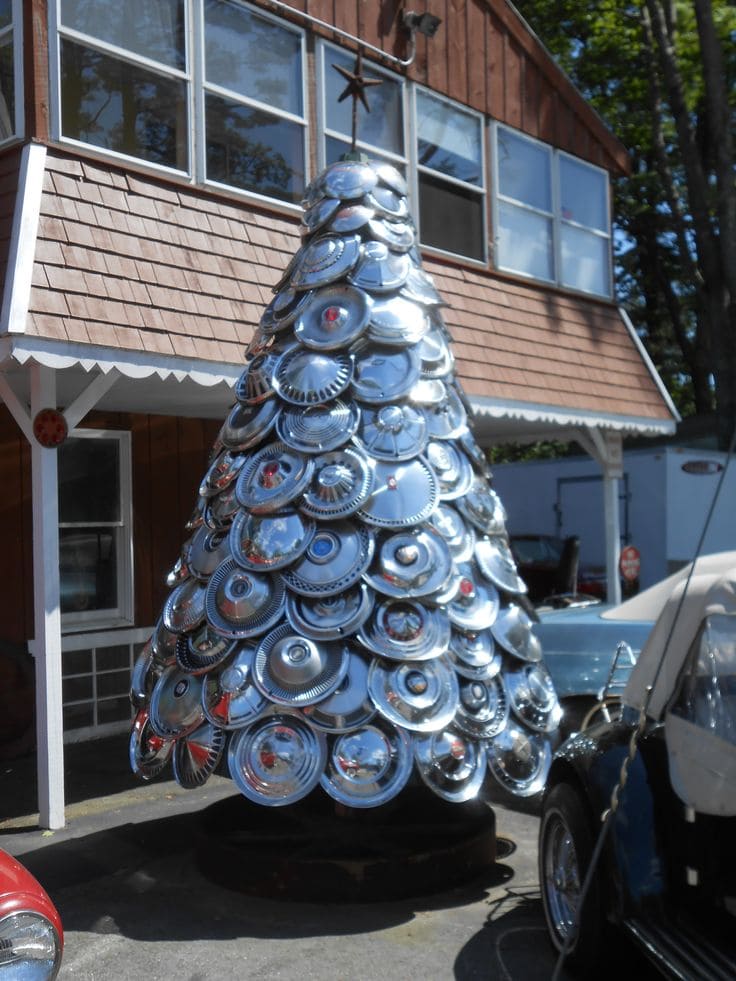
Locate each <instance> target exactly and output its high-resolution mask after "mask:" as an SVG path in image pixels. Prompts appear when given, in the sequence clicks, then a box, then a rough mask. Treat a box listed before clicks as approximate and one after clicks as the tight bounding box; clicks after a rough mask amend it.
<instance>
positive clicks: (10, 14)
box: [0, 0, 23, 143]
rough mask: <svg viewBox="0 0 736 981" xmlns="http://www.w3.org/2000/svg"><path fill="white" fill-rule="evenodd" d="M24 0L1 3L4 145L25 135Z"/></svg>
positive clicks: (0, 133) (0, 132) (0, 134)
mask: <svg viewBox="0 0 736 981" xmlns="http://www.w3.org/2000/svg"><path fill="white" fill-rule="evenodd" d="M21 22H22V6H21V0H0V143H4V142H5V141H6V140H12V139H13V138H14V137H17V136H20V135H22V131H23V125H22V117H21V108H22V107H21V105H20V103H21V99H20V94H21V93H22V91H23V86H22V84H21V54H22V47H23V45H22V43H21V40H20V25H21Z"/></svg>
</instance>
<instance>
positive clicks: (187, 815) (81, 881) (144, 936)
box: [0, 736, 570, 981]
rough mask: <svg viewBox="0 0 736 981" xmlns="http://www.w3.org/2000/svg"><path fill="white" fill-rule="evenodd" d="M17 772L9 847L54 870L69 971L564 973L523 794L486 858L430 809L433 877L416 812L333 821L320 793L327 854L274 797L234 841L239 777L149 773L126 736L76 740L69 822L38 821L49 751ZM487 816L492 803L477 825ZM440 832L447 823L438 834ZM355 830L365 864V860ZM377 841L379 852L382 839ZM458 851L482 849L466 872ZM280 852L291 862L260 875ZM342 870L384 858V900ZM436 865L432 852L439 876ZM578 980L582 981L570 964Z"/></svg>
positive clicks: (153, 978) (505, 979) (3, 821)
mask: <svg viewBox="0 0 736 981" xmlns="http://www.w3.org/2000/svg"><path fill="white" fill-rule="evenodd" d="M167 773H168V775H169V776H170V774H171V771H170V770H168V771H167ZM0 777H1V779H0V802H1V804H0V807H1V809H0V847H2V848H4V849H5V850H6V851H8V852H10V853H11V854H13V855H15V856H16V857H18V858H19V859H20V860H21V861H22V862H23V863H24V864H25V865H26V866H27V867H28V868H29V869H30V870H31V871H32V872H33V874H34V875H35V876H36V877H37V878H38V879H39V880H40V881H41V883H42V884H43V885H44V886H45V888H46V889H47V891H48V892H49V894H50V895H51V897H52V899H53V900H54V902H55V903H56V905H57V907H58V909H59V912H60V913H61V917H62V921H63V923H64V929H65V935H66V944H65V951H64V959H63V964H62V969H61V972H60V975H59V979H60V981H65V979H72V978H75V979H79V981H141V979H145V981H210V979H212V981H230V979H264V981H271V979H286V981H289V979H297V978H298V979H303V981H308V979H320V981H374V979H375V981H394V979H395V981H414V979H416V981H419V979H421V981H432V979H438V981H441V979H458V981H471V979H500V981H541V979H548V978H551V976H552V973H553V970H554V966H555V959H554V957H553V955H552V952H551V949H550V947H549V945H548V941H547V937H546V932H545V929H544V924H543V919H542V910H541V901H540V896H539V885H538V879H537V869H536V836H537V828H538V818H537V816H536V814H535V813H534V807H533V806H528V805H525V804H524V803H523V802H518V803H513V802H511V806H509V804H510V802H508V801H505V802H503V803H499V802H495V803H493V804H492V814H493V815H495V820H496V835H495V843H496V852H497V854H496V860H495V861H493V862H491V863H490V864H489V863H481V865H482V867H481V868H480V869H479V870H476V869H475V868H474V867H473V856H474V855H475V852H474V851H473V850H472V849H471V850H468V849H466V848H465V847H464V843H463V838H462V830H458V828H457V827H455V826H453V825H448V826H447V830H445V829H444V828H443V827H442V826H441V825H438V824H437V823H436V821H435V822H434V823H432V818H431V817H430V815H429V812H427V824H426V827H424V828H422V827H421V823H422V814H421V813H420V814H419V815H418V816H417V815H415V816H414V820H415V824H414V825H413V826H412V828H411V829H410V832H409V837H412V838H414V839H415V840H416V850H417V854H418V853H419V852H420V851H421V853H422V855H423V856H424V857H425V858H426V856H427V854H429V859H430V864H431V863H432V861H433V854H434V850H435V849H436V863H435V864H436V875H435V876H434V878H433V879H432V878H430V881H429V885H428V884H427V882H426V881H424V880H421V886H419V887H417V888H416V890H415V889H414V887H413V883H414V879H413V878H412V870H411V861H409V864H408V865H407V864H406V863H404V864H399V865H396V866H394V865H393V864H392V863H393V862H394V859H395V856H396V855H398V852H397V851H396V848H395V845H396V840H395V836H394V835H393V833H392V831H389V832H385V831H384V830H383V829H384V828H385V827H389V828H390V821H391V820H393V821H395V822H396V824H397V825H398V824H400V823H401V820H402V819H403V817H402V815H401V813H399V812H397V813H396V814H395V815H394V816H393V817H392V816H391V815H389V818H388V822H389V823H388V824H384V825H381V824H380V822H378V819H377V818H374V815H372V814H369V813H368V812H363V814H362V815H361V820H360V821H358V822H355V823H354V824H353V825H351V824H350V822H349V821H347V822H346V821H344V820H342V821H338V822H337V824H330V823H328V822H329V821H334V820H335V818H334V816H333V817H320V815H325V813H326V812H325V811H324V804H322V803H320V802H319V801H318V802H317V803H318V806H317V809H316V810H313V811H312V819H313V820H314V815H315V814H316V816H317V817H316V820H317V821H318V822H322V824H323V825H324V827H323V826H322V825H320V831H321V832H324V830H325V828H327V829H328V833H327V837H325V835H324V834H321V835H318V836H317V838H318V840H319V845H318V846H316V847H315V848H312V849H311V851H310V850H309V849H306V850H305V848H304V841H302V842H301V845H300V846H299V848H297V847H296V846H295V840H296V837H295V834H294V828H293V823H292V825H289V824H288V817H287V815H285V814H282V813H281V812H283V811H286V809H285V808H273V809H271V808H263V807H260V808H258V822H257V823H256V822H251V821H250V819H249V818H248V813H249V812H247V811H243V812H242V813H243V815H244V822H243V823H244V827H243V829H242V832H241V833H240V835H239V836H238V837H236V838H233V837H232V835H231V834H229V833H228V829H227V828H226V826H225V824H226V822H225V824H223V823H222V820H221V817H222V815H223V814H225V815H228V814H229V815H231V816H232V814H233V813H234V814H238V813H240V812H239V810H238V808H240V807H241V802H242V800H243V799H242V798H241V796H240V794H238V793H237V791H236V789H235V787H234V785H233V783H232V781H231V780H229V779H228V778H226V777H223V776H219V775H214V776H212V777H211V778H210V779H209V781H208V782H207V783H206V784H205V785H204V786H203V787H200V788H198V789H195V790H183V789H182V788H180V787H179V786H178V785H177V784H176V783H174V782H173V781H172V780H169V779H161V780H159V781H156V782H153V783H150V784H139V783H137V782H136V780H135V779H134V777H133V776H132V774H131V773H130V771H129V768H128V762H127V739H126V738H125V737H124V736H116V737H114V738H108V739H104V740H97V741H96V742H95V743H84V744H78V745H72V746H68V747H66V754H65V780H66V800H67V802H68V803H67V809H66V818H67V823H66V826H65V828H64V829H62V830H60V831H55V832H48V831H42V830H40V829H39V827H38V815H37V813H36V809H37V804H36V790H35V760H34V758H33V756H27V757H24V758H23V759H21V760H14V761H3V762H0ZM316 793H319V794H320V795H321V794H322V792H321V791H318V792H316ZM402 793H403V792H402ZM322 797H324V795H322ZM453 807H457V805H453ZM320 808H322V810H320ZM477 819H478V814H477V812H476V814H475V815H474V820H475V821H476V825H474V831H473V834H475V831H477ZM490 819H491V820H492V816H491V818H490ZM285 822H286V823H285ZM300 827H301V828H302V832H301V833H302V835H303V825H300ZM313 827H316V825H314V824H313ZM333 827H337V828H339V829H340V831H339V834H337V835H335V834H333V832H332V828H333ZM284 828H286V829H287V832H288V833H286V832H284V830H283V829H284ZM417 828H418V829H419V830H416V829H417ZM396 830H397V831H398V832H400V831H401V829H400V828H397V829H396ZM384 833H385V834H386V839H387V844H386V849H385V854H383V855H380V854H378V853H379V852H380V851H381V840H382V838H381V836H382V835H383V834H384ZM428 833H429V835H430V838H431V836H432V835H433V836H434V841H433V842H432V841H430V843H429V844H428V843H427V834H428ZM351 836H353V837H352V839H351ZM297 837H298V836H297ZM307 837H309V835H308V833H307ZM336 837H337V838H339V839H340V841H339V842H337V843H334V839H335V838H336ZM406 837H407V835H406V834H405V835H404V841H406ZM470 837H472V835H469V836H468V838H470ZM327 838H330V839H332V840H333V843H334V847H328V845H327V844H326V841H327ZM389 838H390V839H391V840H390V841H389V840H388V839H389ZM249 839H250V840H249ZM351 840H354V842H355V849H354V853H355V855H356V856H359V857H360V858H361V860H362V864H361V861H357V862H356V861H353V860H352V859H351V857H350V852H351V849H350V842H351ZM369 840H370V842H371V843H372V844H371V847H372V848H373V850H374V853H375V861H372V860H371V859H370V855H371V854H373V853H372V852H371V851H370V850H366V847H367V846H366V842H367V841H369ZM281 842H283V848H282V847H281ZM346 843H347V851H348V855H347V858H346V853H345V848H346ZM376 843H378V844H377V845H376ZM320 851H321V852H322V854H317V853H318V852H320ZM366 855H368V856H369V858H368V860H366ZM469 856H470V861H468V857H469ZM292 857H293V862H292ZM456 857H457V861H459V862H462V861H463V860H465V862H466V867H463V870H462V872H458V869H457V867H456V865H455V864H454V863H455V858H456ZM410 858H411V856H410ZM396 861H397V862H398V861H399V859H398V858H396ZM271 863H276V864H278V868H279V870H280V873H279V875H278V876H276V877H275V878H274V879H273V881H271V882H270V886H269V888H265V886H264V888H260V885H261V883H264V884H265V883H266V880H267V879H268V876H266V875H264V874H263V871H264V869H267V868H268V867H269V865H270V864H271ZM289 869H292V870H293V871H294V877H293V879H291V878H289V873H288V870H289ZM335 869H337V870H338V871H340V872H341V873H344V875H345V876H346V878H345V880H344V881H345V882H348V883H349V884H350V887H351V888H353V889H354V888H356V883H357V896H358V897H359V898H360V880H361V877H362V876H363V877H366V881H367V876H366V873H367V871H368V872H370V871H375V870H376V869H378V871H379V880H378V882H379V886H378V888H376V882H375V880H374V881H373V884H372V888H371V890H370V891H369V892H368V893H367V895H369V896H370V901H356V899H355V897H354V896H352V895H351V894H348V898H345V896H346V894H345V893H344V891H342V892H341V889H340V887H339V885H338V886H337V888H335V887H334V883H335V882H337V883H339V882H340V881H341V880H339V879H333V878H332V877H331V876H332V873H333V872H334V870H335ZM426 869H427V864H426V862H425V865H424V871H425V877H426ZM284 870H287V871H286V875H285V874H284ZM380 876H384V877H385V880H384V881H385V884H386V888H385V895H382V894H381V888H380V883H381V881H382V880H381V878H380ZM453 876H454V878H455V880H456V881H455V882H454V883H453V884H452V885H451V886H450V887H448V886H447V882H446V880H447V879H452V878H453ZM417 881H420V880H417ZM274 882H277V884H278V887H279V888H278V889H275V888H274ZM279 889H280V892H279ZM305 896H306V897H307V899H305V898H304V897H305ZM561 977H562V979H567V981H569V978H570V975H568V974H566V973H563V974H562V975H561Z"/></svg>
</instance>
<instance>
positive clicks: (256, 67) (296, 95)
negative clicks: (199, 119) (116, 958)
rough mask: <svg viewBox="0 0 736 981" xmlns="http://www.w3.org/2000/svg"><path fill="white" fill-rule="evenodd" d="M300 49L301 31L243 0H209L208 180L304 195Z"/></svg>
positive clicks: (294, 197)
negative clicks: (257, 11) (258, 11)
mask: <svg viewBox="0 0 736 981" xmlns="http://www.w3.org/2000/svg"><path fill="white" fill-rule="evenodd" d="M302 47H303V36H302V35H301V34H300V33H297V32H296V31H290V30H287V29H285V28H284V27H282V26H280V25H279V24H277V23H276V22H275V21H273V20H270V19H267V18H265V17H261V16H258V15H257V14H255V13H253V11H251V10H250V9H248V8H246V7H243V6H241V5H240V4H238V3H234V2H233V3H231V2H222V0H206V2H205V4H204V60H205V69H204V71H205V97H204V117H205V133H206V147H207V150H206V176H207V178H208V180H211V181H217V182H218V183H220V184H228V185H231V186H234V187H242V188H243V189H245V190H247V191H254V192H256V193H257V194H262V195H264V196H266V197H270V198H281V199H283V200H285V201H290V202H294V203H298V202H299V201H300V200H301V198H302V196H303V193H304V185H305V175H306V153H307V151H306V118H305V107H304V103H305V97H304V91H303V75H304V71H303V51H302ZM264 52H267V53H268V57H265V58H264Z"/></svg>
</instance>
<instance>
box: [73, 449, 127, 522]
mask: <svg viewBox="0 0 736 981" xmlns="http://www.w3.org/2000/svg"><path fill="white" fill-rule="evenodd" d="M118 447H119V443H118V441H117V440H116V439H104V438H100V439H83V438H78V439H75V438H74V437H72V438H71V439H68V440H66V441H65V442H64V443H62V444H61V446H60V447H59V450H58V452H59V521H61V522H66V521H77V522H81V521H83V522H89V523H92V522H95V521H120V461H119V455H118Z"/></svg>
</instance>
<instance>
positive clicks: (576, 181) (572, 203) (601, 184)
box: [560, 156, 609, 234]
mask: <svg viewBox="0 0 736 981" xmlns="http://www.w3.org/2000/svg"><path fill="white" fill-rule="evenodd" d="M607 200H608V182H607V180H606V176H605V175H604V174H602V173H601V172H600V171H598V170H593V168H592V167H587V166H586V165H585V164H584V163H579V162H578V161H577V160H571V159H570V158H569V157H563V156H560V209H561V211H560V214H561V215H562V217H563V218H567V219H568V220H569V221H575V222H577V223H578V224H579V225H587V226H588V227H589V228H597V229H598V230H599V231H601V232H605V233H606V234H608V231H609V228H608V207H607V204H606V202H607Z"/></svg>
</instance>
